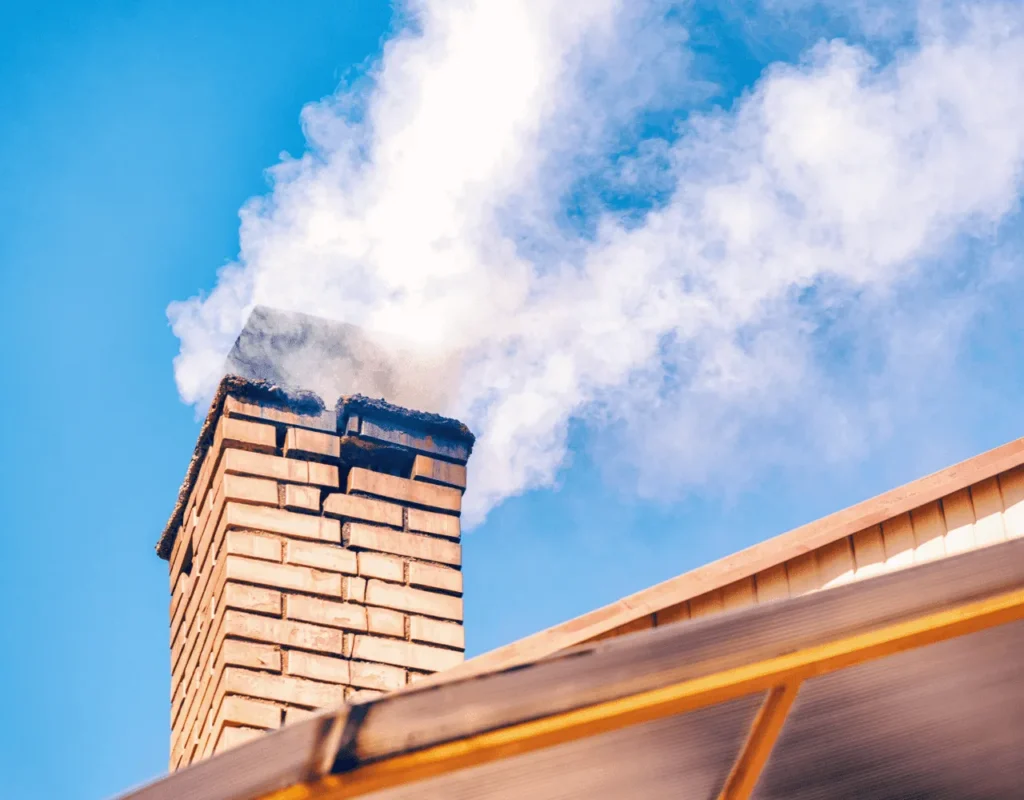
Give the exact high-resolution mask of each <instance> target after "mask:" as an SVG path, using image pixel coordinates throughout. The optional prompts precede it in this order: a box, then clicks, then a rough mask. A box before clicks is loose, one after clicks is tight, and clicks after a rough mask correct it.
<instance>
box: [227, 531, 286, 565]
mask: <svg viewBox="0 0 1024 800" xmlns="http://www.w3.org/2000/svg"><path fill="white" fill-rule="evenodd" d="M224 548H225V552H226V553H228V554H229V555H238V556H249V557H250V558H259V559H262V560H263V561H280V560H281V540H280V539H275V538H273V537H272V536H257V535H256V534H254V533H249V532H248V531H228V532H227V535H226V536H225V539H224Z"/></svg>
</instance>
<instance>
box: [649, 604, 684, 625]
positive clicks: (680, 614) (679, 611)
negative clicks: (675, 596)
mask: <svg viewBox="0 0 1024 800" xmlns="http://www.w3.org/2000/svg"><path fill="white" fill-rule="evenodd" d="M689 618H690V603H689V602H688V601H686V600H684V601H683V602H681V603H676V604H675V605H674V606H669V607H668V608H663V609H661V611H658V612H657V613H656V614H655V615H654V624H655V625H671V624H672V623H674V622H683V621H685V620H688V619H689Z"/></svg>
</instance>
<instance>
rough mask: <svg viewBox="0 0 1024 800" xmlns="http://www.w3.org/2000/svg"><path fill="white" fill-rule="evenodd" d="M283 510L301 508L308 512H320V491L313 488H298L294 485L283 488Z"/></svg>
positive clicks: (290, 484)
mask: <svg viewBox="0 0 1024 800" xmlns="http://www.w3.org/2000/svg"><path fill="white" fill-rule="evenodd" d="M284 506H285V508H301V509H304V510H308V511H319V510H320V490H319V489H318V488H316V487H314V486H300V485H298V484H295V483H289V484H286V485H285V487H284Z"/></svg>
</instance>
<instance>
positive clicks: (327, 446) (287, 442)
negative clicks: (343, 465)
mask: <svg viewBox="0 0 1024 800" xmlns="http://www.w3.org/2000/svg"><path fill="white" fill-rule="evenodd" d="M284 454H285V455H286V456H288V457H289V458H294V457H295V456H296V455H298V456H299V457H302V456H324V457H326V458H338V456H340V455H341V442H340V440H339V439H338V437H337V436H336V435H334V434H332V433H323V432H322V431H311V430H308V429H306V428H289V429H288V432H287V433H286V434H285V436H284Z"/></svg>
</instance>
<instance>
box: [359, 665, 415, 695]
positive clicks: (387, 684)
mask: <svg viewBox="0 0 1024 800" xmlns="http://www.w3.org/2000/svg"><path fill="white" fill-rule="evenodd" d="M350 672H351V678H350V680H351V682H352V685H353V686H358V687H360V688H363V689H379V690H381V691H384V692H390V691H393V690H394V689H400V688H402V687H403V686H405V680H406V678H405V670H404V669H402V668H401V667H393V666H389V665H387V664H369V663H366V662H364V661H352V662H350Z"/></svg>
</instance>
